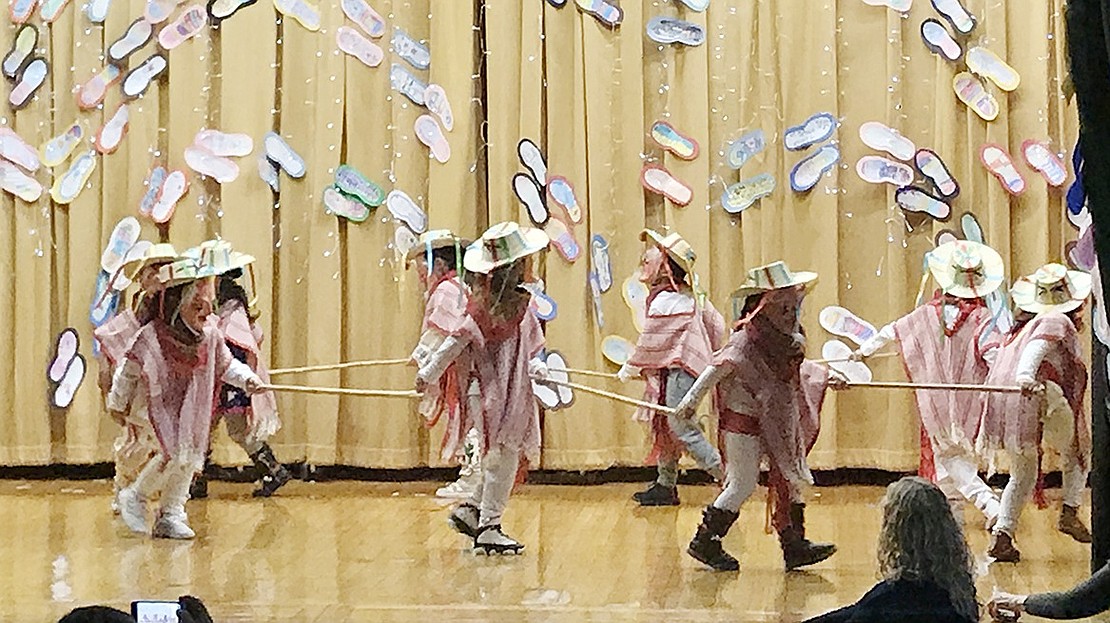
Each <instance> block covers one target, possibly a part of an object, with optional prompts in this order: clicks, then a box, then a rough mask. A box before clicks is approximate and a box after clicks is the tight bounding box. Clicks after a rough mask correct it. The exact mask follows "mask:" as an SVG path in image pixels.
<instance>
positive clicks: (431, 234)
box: [405, 229, 470, 263]
mask: <svg viewBox="0 0 1110 623" xmlns="http://www.w3.org/2000/svg"><path fill="white" fill-rule="evenodd" d="M469 244H470V242H469V241H467V240H463V239H462V238H459V237H458V236H456V235H455V234H453V233H451V230H450V229H433V230H431V231H427V232H424V233H423V234H420V237H419V238H417V239H416V244H415V245H413V246H412V248H410V249H409V250H408V251H407V252H406V253H405V262H406V263H408V262H411V261H413V260H414V259H416V258H418V257H420V256H422V255H424V254H425V253H427V252H428V250H429V249H430V250H432V251H435V250H436V249H442V248H444V247H453V246H455V245H458V247H459V248H462V249H465V248H466V247H467V245H469Z"/></svg>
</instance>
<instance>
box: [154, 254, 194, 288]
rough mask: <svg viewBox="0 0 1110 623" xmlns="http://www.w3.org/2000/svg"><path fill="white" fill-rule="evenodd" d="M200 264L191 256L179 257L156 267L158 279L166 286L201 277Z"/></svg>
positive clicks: (170, 286)
mask: <svg viewBox="0 0 1110 623" xmlns="http://www.w3.org/2000/svg"><path fill="white" fill-rule="evenodd" d="M204 276H205V275H202V274H201V271H200V264H199V262H197V261H196V260H195V259H193V258H191V257H179V258H177V259H176V260H174V261H172V262H170V263H168V264H163V265H162V266H161V267H159V268H158V281H160V282H161V283H162V285H164V286H165V287H167V288H172V287H173V286H179V285H181V284H183V283H189V282H190V281H196V280H197V279H201V278H203V277H204Z"/></svg>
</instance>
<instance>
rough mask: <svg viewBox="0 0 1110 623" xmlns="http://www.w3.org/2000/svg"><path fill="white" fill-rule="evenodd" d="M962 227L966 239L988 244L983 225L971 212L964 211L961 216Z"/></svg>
mask: <svg viewBox="0 0 1110 623" xmlns="http://www.w3.org/2000/svg"><path fill="white" fill-rule="evenodd" d="M960 229H961V230H962V231H963V233H964V240H970V241H971V242H977V243H979V244H986V243H985V242H984V240H985V239H984V238H983V226H982V225H980V224H979V219H977V218H975V215H974V214H972V213H971V212H964V214H963V216H961V217H960Z"/></svg>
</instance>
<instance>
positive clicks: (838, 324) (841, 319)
mask: <svg viewBox="0 0 1110 623" xmlns="http://www.w3.org/2000/svg"><path fill="white" fill-rule="evenodd" d="M817 322H818V323H820V324H821V328H822V329H824V330H826V331H828V332H829V333H832V334H833V335H835V336H837V337H843V338H847V339H849V340H852V341H853V342H855V343H856V344H858V345H860V346H862V345H863V343H864V342H866V341H867V340H869V339H871V338H872V337H874V336H875V333H877V331H876V330H875V326H874V325H872V324H871V323H870V322H867V321H866V320H864V319H863V318H860V317H859V316H857V315H855V314H853V313H852V312H851V311H850V310H848V309H845V308H844V307H839V306H837V305H830V306H829V307H826V308H825V309H822V310H821V313H820V315H818V317H817Z"/></svg>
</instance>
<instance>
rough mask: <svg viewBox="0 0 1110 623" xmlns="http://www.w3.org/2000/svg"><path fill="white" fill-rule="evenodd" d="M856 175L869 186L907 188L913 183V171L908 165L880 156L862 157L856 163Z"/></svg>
mask: <svg viewBox="0 0 1110 623" xmlns="http://www.w3.org/2000/svg"><path fill="white" fill-rule="evenodd" d="M856 174H857V175H859V177H860V179H861V180H863V181H865V182H868V183H870V184H892V185H894V186H909V185H910V184H911V183H913V169H911V168H910V166H909V165H906V164H902V163H901V162H895V161H893V160H888V159H886V158H883V157H882V156H864V157H862V158H860V159H859V160H858V161H856Z"/></svg>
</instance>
